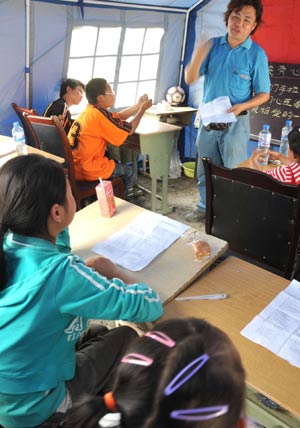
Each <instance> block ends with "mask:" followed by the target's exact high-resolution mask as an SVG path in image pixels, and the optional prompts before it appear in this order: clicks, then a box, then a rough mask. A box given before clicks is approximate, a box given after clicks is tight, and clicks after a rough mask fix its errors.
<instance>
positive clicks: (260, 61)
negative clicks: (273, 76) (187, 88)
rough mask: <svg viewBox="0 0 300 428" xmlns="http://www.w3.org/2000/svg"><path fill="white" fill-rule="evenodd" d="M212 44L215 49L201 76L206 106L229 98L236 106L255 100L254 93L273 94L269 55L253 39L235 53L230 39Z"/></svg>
mask: <svg viewBox="0 0 300 428" xmlns="http://www.w3.org/2000/svg"><path fill="white" fill-rule="evenodd" d="M211 41H212V47H211V49H210V51H209V53H208V55H207V56H206V58H205V59H204V61H203V63H202V65H201V68H200V74H201V75H204V76H205V80H204V97H203V102H205V103H207V102H209V101H212V100H213V99H215V98H217V97H220V96H224V95H228V96H229V98H230V101H231V103H232V105H234V104H239V103H243V102H246V101H248V100H249V99H251V98H252V96H253V92H254V93H255V94H258V93H261V92H264V93H269V92H270V85H271V84H270V76H269V68H268V58H267V55H266V53H265V51H264V50H263V49H262V48H261V47H260V46H259V45H258V44H256V43H255V42H253V41H252V40H251V38H250V37H248V38H247V39H246V40H245V41H244V42H243V43H242V44H241V45H239V46H237V47H236V48H234V49H232V48H231V47H230V45H229V43H228V42H227V35H225V36H223V37H214V38H212V39H211Z"/></svg>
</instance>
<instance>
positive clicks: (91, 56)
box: [68, 26, 164, 107]
mask: <svg viewBox="0 0 300 428" xmlns="http://www.w3.org/2000/svg"><path fill="white" fill-rule="evenodd" d="M163 35H164V29H163V28H145V27H143V28H128V27H126V28H122V27H97V26H81V27H74V29H73V31H72V38H71V47H70V57H69V64H68V76H69V77H74V78H75V79H79V80H81V81H82V82H84V83H87V82H88V81H89V80H90V79H92V78H93V77H104V78H105V79H106V80H107V81H108V82H109V83H110V84H111V86H112V87H113V89H114V91H115V92H116V103H115V107H123V106H128V105H132V104H134V103H135V102H136V101H137V99H138V97H139V96H140V95H142V94H143V93H147V94H148V95H149V96H150V97H152V98H154V95H155V89H156V82H157V78H158V77H157V76H158V66H159V55H160V47H161V40H162V37H163Z"/></svg>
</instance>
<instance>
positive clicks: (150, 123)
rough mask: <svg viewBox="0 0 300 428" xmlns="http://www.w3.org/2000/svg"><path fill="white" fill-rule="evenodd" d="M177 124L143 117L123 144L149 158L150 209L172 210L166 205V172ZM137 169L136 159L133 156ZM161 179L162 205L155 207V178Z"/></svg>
mask: <svg viewBox="0 0 300 428" xmlns="http://www.w3.org/2000/svg"><path fill="white" fill-rule="evenodd" d="M180 130H181V128H180V127H179V126H175V125H169V124H168V123H162V122H159V121H157V120H151V119H145V118H143V119H142V120H141V122H140V124H139V126H138V127H137V129H136V131H135V134H134V135H132V136H130V137H129V138H128V139H127V141H126V142H125V143H124V144H123V146H124V148H128V149H130V150H133V151H136V152H140V153H141V154H142V155H143V156H144V157H146V156H148V158H149V170H150V177H151V210H152V211H159V212H161V213H162V214H167V213H169V212H171V211H172V207H168V174H169V168H170V160H171V154H172V150H173V146H174V142H175V141H177V137H178V132H179V131H180ZM134 163H135V165H134V168H135V170H136V171H137V160H136V157H135V158H134ZM159 178H160V179H162V197H161V199H162V207H161V209H157V180H158V179H159Z"/></svg>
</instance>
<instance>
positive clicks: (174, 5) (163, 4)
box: [38, 0, 203, 10]
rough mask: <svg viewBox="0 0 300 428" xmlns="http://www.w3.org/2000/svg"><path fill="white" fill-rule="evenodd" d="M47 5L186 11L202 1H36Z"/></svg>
mask: <svg viewBox="0 0 300 428" xmlns="http://www.w3.org/2000/svg"><path fill="white" fill-rule="evenodd" d="M38 1H44V2H49V3H58V4H59V3H61V4H71V5H78V4H79V5H81V7H82V8H84V6H85V5H89V4H90V5H91V4H94V5H95V6H99V5H102V6H103V5H110V6H113V5H115V6H117V7H120V4H123V5H125V6H126V5H127V6H133V7H135V8H138V7H143V8H147V7H149V8H153V7H155V8H165V9H182V10H188V9H191V8H193V7H194V6H196V5H197V4H198V3H201V1H203V0H138V1H134V0H109V1H101V0H38Z"/></svg>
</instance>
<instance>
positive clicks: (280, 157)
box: [269, 150, 291, 165]
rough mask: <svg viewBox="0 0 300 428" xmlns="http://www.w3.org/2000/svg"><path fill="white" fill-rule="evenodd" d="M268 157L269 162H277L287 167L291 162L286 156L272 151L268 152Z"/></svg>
mask: <svg viewBox="0 0 300 428" xmlns="http://www.w3.org/2000/svg"><path fill="white" fill-rule="evenodd" d="M269 156H270V159H271V160H278V161H280V163H281V164H282V165H289V164H290V163H291V160H290V159H289V158H288V157H287V156H285V155H284V154H282V153H279V152H275V151H274V150H269Z"/></svg>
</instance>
